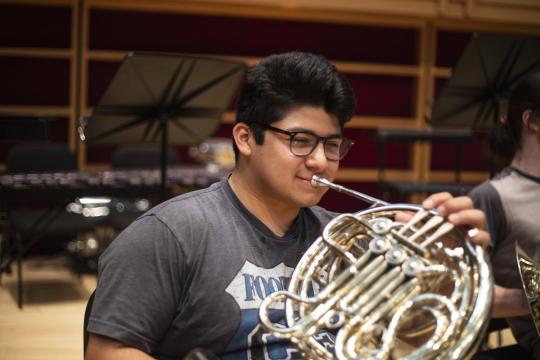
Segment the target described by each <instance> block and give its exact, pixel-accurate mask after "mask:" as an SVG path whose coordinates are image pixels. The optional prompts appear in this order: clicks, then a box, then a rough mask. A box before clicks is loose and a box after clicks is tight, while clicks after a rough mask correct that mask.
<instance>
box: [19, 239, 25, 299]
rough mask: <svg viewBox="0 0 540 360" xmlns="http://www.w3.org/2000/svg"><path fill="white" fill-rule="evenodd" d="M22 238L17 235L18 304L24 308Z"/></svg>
mask: <svg viewBox="0 0 540 360" xmlns="http://www.w3.org/2000/svg"><path fill="white" fill-rule="evenodd" d="M22 255H23V253H22V239H21V237H20V236H17V293H18V295H17V304H18V306H19V309H22V308H23V296H24V292H23V277H22Z"/></svg>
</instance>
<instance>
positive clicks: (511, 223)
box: [470, 167, 540, 357]
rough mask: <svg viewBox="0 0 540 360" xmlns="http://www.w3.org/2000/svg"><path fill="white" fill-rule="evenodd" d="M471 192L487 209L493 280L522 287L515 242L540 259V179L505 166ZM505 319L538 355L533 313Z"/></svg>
mask: <svg viewBox="0 0 540 360" xmlns="http://www.w3.org/2000/svg"><path fill="white" fill-rule="evenodd" d="M470 196H471V198H472V199H473V201H474V204H475V207H477V208H479V209H482V210H483V211H484V212H485V213H486V221H487V223H486V225H487V229H488V231H489V232H490V235H491V263H492V269H493V276H494V278H495V283H497V284H498V285H501V286H503V287H506V288H519V289H522V284H521V277H520V275H519V270H518V265H517V260H516V250H515V244H516V242H517V243H518V244H519V246H520V247H521V248H522V249H523V250H525V252H527V253H528V254H529V255H530V256H531V257H533V259H537V260H538V259H540V179H539V178H537V177H534V176H531V175H528V174H526V173H524V172H522V171H520V170H518V169H516V168H513V167H508V168H505V169H504V170H503V171H502V172H501V173H500V174H499V175H498V176H497V177H496V178H494V179H492V180H489V181H486V182H484V183H482V184H480V185H479V186H477V187H476V188H474V189H473V191H472V192H471V194H470ZM507 321H508V324H509V325H510V328H511V329H512V333H513V334H514V337H515V338H516V340H518V342H519V343H520V344H521V345H522V346H523V347H525V348H526V349H528V350H529V351H531V352H533V351H534V354H535V356H538V357H540V338H539V337H538V334H537V331H536V328H535V326H534V323H533V321H532V317H531V316H519V317H513V318H509V319H507Z"/></svg>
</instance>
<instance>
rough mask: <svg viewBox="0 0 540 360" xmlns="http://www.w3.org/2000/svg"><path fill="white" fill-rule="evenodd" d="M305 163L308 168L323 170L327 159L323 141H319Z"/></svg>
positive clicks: (326, 164)
mask: <svg viewBox="0 0 540 360" xmlns="http://www.w3.org/2000/svg"><path fill="white" fill-rule="evenodd" d="M306 165H307V166H308V167H309V168H312V169H315V170H316V171H321V170H325V169H326V167H327V166H328V159H327V158H326V154H325V152H324V142H322V141H320V142H319V143H318V144H317V146H316V147H315V149H313V151H312V152H311V154H309V156H308V157H307V158H306Z"/></svg>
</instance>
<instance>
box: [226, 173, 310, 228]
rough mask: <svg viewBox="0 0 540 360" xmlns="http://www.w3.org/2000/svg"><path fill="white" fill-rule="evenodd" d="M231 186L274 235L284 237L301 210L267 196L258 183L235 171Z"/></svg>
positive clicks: (231, 177)
mask: <svg viewBox="0 0 540 360" xmlns="http://www.w3.org/2000/svg"><path fill="white" fill-rule="evenodd" d="M229 185H230V186H231V188H232V190H233V191H234V193H235V194H236V196H237V197H238V199H239V200H240V202H242V204H243V205H244V206H245V207H246V208H247V209H248V210H249V211H250V212H251V213H252V214H253V215H255V216H256V217H257V218H258V219H259V220H260V221H261V222H262V223H263V224H265V225H266V226H267V227H268V228H269V229H270V230H271V231H272V232H273V233H274V234H276V235H278V236H283V235H284V234H285V232H286V231H287V229H289V226H290V225H291V224H292V222H293V221H294V219H295V218H296V216H297V215H298V212H299V211H300V209H298V208H293V207H291V206H288V205H286V204H283V203H280V202H278V201H276V200H275V199H272V198H270V197H268V196H266V195H265V194H264V193H263V191H260V190H261V189H259V188H258V186H257V185H258V184H257V182H256V181H254V180H253V179H251V178H250V177H249V176H247V175H245V174H243V173H242V171H241V170H238V169H235V170H234V171H233V173H232V174H231V176H230V177H229Z"/></svg>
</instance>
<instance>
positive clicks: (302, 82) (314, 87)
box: [233, 52, 356, 156]
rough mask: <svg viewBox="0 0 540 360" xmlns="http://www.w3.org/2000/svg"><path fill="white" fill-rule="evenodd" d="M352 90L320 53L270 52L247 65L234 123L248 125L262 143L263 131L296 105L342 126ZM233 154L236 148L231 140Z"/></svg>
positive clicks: (352, 100) (348, 113)
mask: <svg viewBox="0 0 540 360" xmlns="http://www.w3.org/2000/svg"><path fill="white" fill-rule="evenodd" d="M355 104H356V102H355V98H354V92H353V91H352V88H351V86H350V84H349V82H348V81H347V79H346V77H345V76H344V75H343V74H341V73H340V72H338V71H337V69H336V68H335V66H334V65H332V64H331V63H330V62H328V60H326V59H325V58H324V57H322V56H318V55H314V54H309V53H301V52H290V53H284V54H278V55H271V56H268V57H266V58H264V59H263V60H262V61H261V62H260V63H259V64H257V65H255V66H254V67H253V68H251V69H250V70H249V71H248V72H247V75H246V79H245V82H244V86H243V88H242V91H241V92H240V96H239V98H238V104H237V107H236V123H239V122H243V123H246V124H248V125H249V126H250V127H251V129H252V130H253V133H254V136H255V141H256V143H257V144H262V143H263V140H264V130H263V129H262V127H260V126H257V124H265V125H268V124H271V123H273V122H276V121H279V120H281V119H283V118H284V117H286V116H287V114H288V113H289V112H290V111H291V110H294V109H295V108H298V107H300V106H304V105H308V106H314V107H322V108H323V109H324V110H325V111H326V112H327V113H329V114H331V115H334V116H335V117H336V118H337V119H338V121H339V124H340V126H341V127H342V128H343V126H344V125H345V123H346V122H347V121H349V120H350V119H351V117H352V115H353V112H354V108H355ZM233 148H234V152H235V156H238V148H237V147H236V144H235V143H234V142H233Z"/></svg>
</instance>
